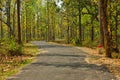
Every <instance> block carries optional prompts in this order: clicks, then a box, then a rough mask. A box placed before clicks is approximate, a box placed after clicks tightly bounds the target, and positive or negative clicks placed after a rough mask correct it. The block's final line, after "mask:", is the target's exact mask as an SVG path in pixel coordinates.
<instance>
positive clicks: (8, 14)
mask: <svg viewBox="0 0 120 80" xmlns="http://www.w3.org/2000/svg"><path fill="white" fill-rule="evenodd" d="M10 3H11V0H7V2H6V6H7V7H6V11H7V25H8V37H11V35H12V29H11V23H10V17H11V15H10V9H11V8H10Z"/></svg>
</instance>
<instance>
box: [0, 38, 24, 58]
mask: <svg viewBox="0 0 120 80" xmlns="http://www.w3.org/2000/svg"><path fill="white" fill-rule="evenodd" d="M1 49H2V51H7V53H6V54H5V55H9V56H17V55H22V53H23V51H22V45H19V44H18V43H17V41H16V39H15V38H13V37H12V38H10V39H4V40H3V41H2V43H1ZM2 53H4V52H2Z"/></svg>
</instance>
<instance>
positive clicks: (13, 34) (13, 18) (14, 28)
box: [13, 2, 16, 37]
mask: <svg viewBox="0 0 120 80" xmlns="http://www.w3.org/2000/svg"><path fill="white" fill-rule="evenodd" d="M15 8H16V2H15V3H14V11H13V36H14V37H15V24H16V23H15V12H16V11H15Z"/></svg>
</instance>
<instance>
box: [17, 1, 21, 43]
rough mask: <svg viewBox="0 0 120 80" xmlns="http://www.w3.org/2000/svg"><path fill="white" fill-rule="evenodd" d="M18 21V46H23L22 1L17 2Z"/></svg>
mask: <svg viewBox="0 0 120 80" xmlns="http://www.w3.org/2000/svg"><path fill="white" fill-rule="evenodd" d="M17 17H18V18H17V21H18V44H22V40H21V26H20V0H17Z"/></svg>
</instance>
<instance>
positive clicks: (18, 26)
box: [0, 0, 120, 57]
mask: <svg viewBox="0 0 120 80" xmlns="http://www.w3.org/2000/svg"><path fill="white" fill-rule="evenodd" d="M119 24H120V1H119V0H0V46H3V45H5V46H6V44H7V46H8V49H9V50H10V51H12V52H13V51H14V50H15V49H18V50H19V49H21V46H22V44H23V43H25V42H29V41H32V40H46V41H57V42H61V41H62V42H64V43H68V44H74V45H79V46H87V47H97V46H98V47H100V46H101V47H103V48H104V49H105V53H106V56H107V57H112V56H111V54H112V52H115V53H118V52H119V44H120V27H119V26H120V25H119ZM18 45H19V46H18ZM16 47H17V48H16ZM15 54H16V53H15Z"/></svg>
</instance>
